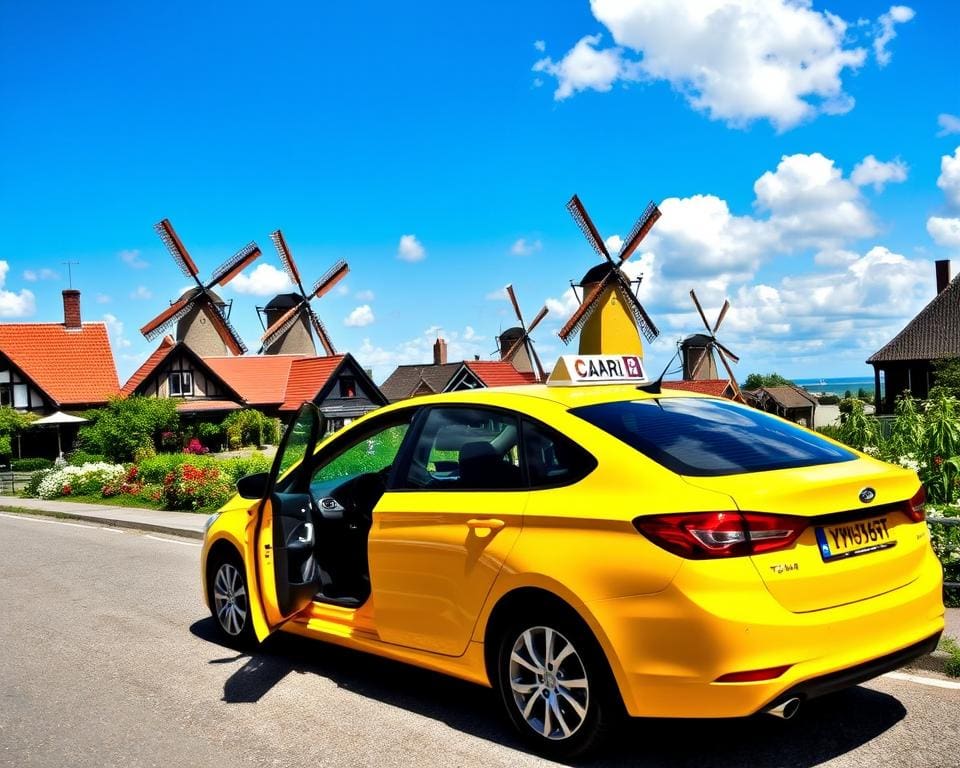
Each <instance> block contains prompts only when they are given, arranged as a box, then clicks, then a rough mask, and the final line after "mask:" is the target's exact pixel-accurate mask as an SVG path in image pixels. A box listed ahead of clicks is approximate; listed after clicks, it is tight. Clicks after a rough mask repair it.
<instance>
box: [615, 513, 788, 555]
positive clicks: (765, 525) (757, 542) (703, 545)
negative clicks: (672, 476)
mask: <svg viewBox="0 0 960 768" xmlns="http://www.w3.org/2000/svg"><path fill="white" fill-rule="evenodd" d="M633 525H634V527H636V529H637V530H638V531H640V533H642V534H643V535H644V536H646V537H647V538H648V539H650V541H652V542H653V543H654V544H656V545H657V546H659V547H663V548H664V549H665V550H667V551H668V552H672V553H673V554H675V555H679V556H680V557H685V558H687V559H689V560H706V559H710V558H716V557H743V556H745V555H757V554H760V553H761V552H774V551H776V550H778V549H786V548H787V547H789V546H790V545H791V544H793V542H795V541H796V540H797V537H798V536H799V535H800V534H801V533H803V531H804V529H806V527H807V520H806V519H804V518H802V517H792V516H790V515H770V514H765V513H761V512H695V513H691V514H680V515H651V516H650V517H638V518H636V519H635V520H634V521H633Z"/></svg>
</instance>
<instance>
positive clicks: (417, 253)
mask: <svg viewBox="0 0 960 768" xmlns="http://www.w3.org/2000/svg"><path fill="white" fill-rule="evenodd" d="M426 257H427V251H426V249H425V248H424V247H423V244H422V243H421V242H420V241H419V240H417V237H416V235H401V236H400V245H398V246H397V258H398V259H401V260H402V261H411V262H412V261H423V260H424V259H425V258H426Z"/></svg>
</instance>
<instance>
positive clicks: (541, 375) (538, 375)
mask: <svg viewBox="0 0 960 768" xmlns="http://www.w3.org/2000/svg"><path fill="white" fill-rule="evenodd" d="M530 351H531V352H532V353H533V364H534V378H535V379H536V380H537V382H538V383H539V382H541V381H543V380H544V379H546V378H547V372H546V371H544V370H543V363H541V362H540V355H538V354H537V350H536V347H534V346H533V344H531V345H530Z"/></svg>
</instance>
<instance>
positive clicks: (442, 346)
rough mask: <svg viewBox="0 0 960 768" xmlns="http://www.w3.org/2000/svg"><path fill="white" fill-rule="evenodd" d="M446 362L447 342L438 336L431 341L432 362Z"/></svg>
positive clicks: (438, 363) (444, 363) (440, 363)
mask: <svg viewBox="0 0 960 768" xmlns="http://www.w3.org/2000/svg"><path fill="white" fill-rule="evenodd" d="M446 362H447V342H445V341H444V340H443V339H441V338H440V337H439V336H438V337H437V340H436V341H435V342H433V364H434V365H446Z"/></svg>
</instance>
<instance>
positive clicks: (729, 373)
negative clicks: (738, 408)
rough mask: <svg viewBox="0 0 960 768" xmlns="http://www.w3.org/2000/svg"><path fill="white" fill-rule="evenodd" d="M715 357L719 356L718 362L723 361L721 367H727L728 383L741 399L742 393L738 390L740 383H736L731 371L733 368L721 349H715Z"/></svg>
mask: <svg viewBox="0 0 960 768" xmlns="http://www.w3.org/2000/svg"><path fill="white" fill-rule="evenodd" d="M717 357H719V358H720V362H721V363H723V367H724V368H726V369H727V374H728V375H729V376H730V385H731V386H732V387H733V391H734V392H735V393H736V394H737V397H739V398H740V399H741V400H743V394H742V393H741V392H740V385H739V384H737V377H736V376H735V375H734V373H733V368H731V367H730V363H729V362H728V361H727V357H726V355H724V354H723V350H721V349H717Z"/></svg>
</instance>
